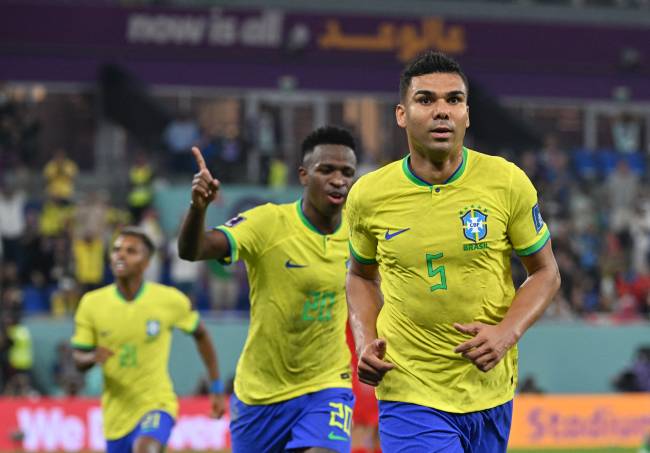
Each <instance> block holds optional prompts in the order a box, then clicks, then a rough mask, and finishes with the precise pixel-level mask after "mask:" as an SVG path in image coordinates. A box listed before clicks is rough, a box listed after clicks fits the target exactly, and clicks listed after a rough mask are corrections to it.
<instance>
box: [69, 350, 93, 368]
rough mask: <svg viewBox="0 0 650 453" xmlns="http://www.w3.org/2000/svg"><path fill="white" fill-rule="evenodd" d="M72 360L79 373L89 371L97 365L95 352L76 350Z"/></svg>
mask: <svg viewBox="0 0 650 453" xmlns="http://www.w3.org/2000/svg"><path fill="white" fill-rule="evenodd" d="M72 358H73V360H74V364H75V366H76V367H77V369H78V370H79V371H88V370H89V369H91V368H92V367H93V366H94V365H95V363H97V360H96V356H95V351H79V350H74V351H73V352H72Z"/></svg>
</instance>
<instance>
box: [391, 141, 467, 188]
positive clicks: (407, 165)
mask: <svg viewBox="0 0 650 453" xmlns="http://www.w3.org/2000/svg"><path fill="white" fill-rule="evenodd" d="M462 158H463V160H462V161H461V163H460V165H459V166H458V168H457V169H456V170H455V171H454V172H453V173H452V174H451V176H450V177H449V178H447V180H446V181H445V182H443V184H449V183H452V182H454V181H456V180H457V179H459V178H460V177H461V176H462V175H463V173H465V167H467V148H465V147H464V146H463V156H462ZM402 170H403V171H404V174H405V175H406V177H407V178H408V179H409V181H411V182H412V183H413V184H415V185H416V186H423V187H431V186H432V184H429V183H428V182H426V181H425V180H423V179H421V178H420V177H418V176H417V175H416V174H415V173H413V170H411V155H410V154H409V155H407V156H406V157H404V159H402ZM435 185H439V184H435Z"/></svg>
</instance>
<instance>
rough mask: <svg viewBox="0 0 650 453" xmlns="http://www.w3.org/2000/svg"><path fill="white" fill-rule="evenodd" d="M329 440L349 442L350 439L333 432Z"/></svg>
mask: <svg viewBox="0 0 650 453" xmlns="http://www.w3.org/2000/svg"><path fill="white" fill-rule="evenodd" d="M327 438H328V439H329V440H342V441H345V442H347V441H348V440H349V439H348V438H347V437H345V436H339V435H338V434H334V433H333V432H332V431H330V433H329V434H328V435H327Z"/></svg>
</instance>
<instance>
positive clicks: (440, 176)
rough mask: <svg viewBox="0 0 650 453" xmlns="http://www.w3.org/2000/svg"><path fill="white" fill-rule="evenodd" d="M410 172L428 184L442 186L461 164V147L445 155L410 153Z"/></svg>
mask: <svg viewBox="0 0 650 453" xmlns="http://www.w3.org/2000/svg"><path fill="white" fill-rule="evenodd" d="M410 156H411V158H410V162H409V164H410V167H411V171H412V172H413V173H414V174H415V175H416V176H417V177H418V178H420V179H422V180H424V181H426V182H428V183H429V184H443V183H444V182H445V181H447V180H448V179H449V178H450V177H451V176H452V175H453V174H454V173H455V172H456V170H458V167H460V166H461V165H462V163H463V148H462V146H461V147H460V148H459V149H457V150H453V151H451V152H449V153H447V154H438V155H436V154H431V153H424V152H420V151H418V150H411V153H410Z"/></svg>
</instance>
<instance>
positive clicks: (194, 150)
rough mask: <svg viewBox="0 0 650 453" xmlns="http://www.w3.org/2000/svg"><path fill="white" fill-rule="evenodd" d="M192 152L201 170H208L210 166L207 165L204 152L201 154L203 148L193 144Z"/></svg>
mask: <svg viewBox="0 0 650 453" xmlns="http://www.w3.org/2000/svg"><path fill="white" fill-rule="evenodd" d="M192 154H194V159H195V160H196V164H197V165H198V166H199V171H203V170H207V168H208V167H207V166H206V165H205V159H204V158H203V154H201V150H200V149H199V148H197V147H196V146H192Z"/></svg>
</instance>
